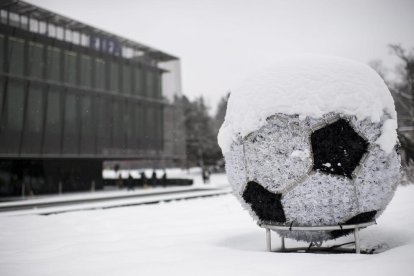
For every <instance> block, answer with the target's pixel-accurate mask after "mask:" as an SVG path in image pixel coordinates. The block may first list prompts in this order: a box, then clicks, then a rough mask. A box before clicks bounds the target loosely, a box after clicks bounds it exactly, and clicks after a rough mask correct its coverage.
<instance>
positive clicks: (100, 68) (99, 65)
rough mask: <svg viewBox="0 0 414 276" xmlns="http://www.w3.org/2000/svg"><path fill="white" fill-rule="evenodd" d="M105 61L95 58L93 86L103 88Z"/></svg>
mask: <svg viewBox="0 0 414 276" xmlns="http://www.w3.org/2000/svg"><path fill="white" fill-rule="evenodd" d="M105 79H106V76H105V61H104V60H102V59H99V58H97V59H95V88H97V89H105Z"/></svg>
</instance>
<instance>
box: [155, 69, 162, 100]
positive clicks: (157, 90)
mask: <svg viewBox="0 0 414 276" xmlns="http://www.w3.org/2000/svg"><path fill="white" fill-rule="evenodd" d="M155 94H156V96H155V97H156V98H157V99H162V74H161V73H157V74H155Z"/></svg>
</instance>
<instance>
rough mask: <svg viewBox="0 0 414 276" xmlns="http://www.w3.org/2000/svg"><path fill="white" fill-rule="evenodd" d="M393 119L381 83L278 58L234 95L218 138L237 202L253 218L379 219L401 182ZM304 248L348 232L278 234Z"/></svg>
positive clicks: (301, 221)
mask: <svg viewBox="0 0 414 276" xmlns="http://www.w3.org/2000/svg"><path fill="white" fill-rule="evenodd" d="M396 127H397V124H396V112H395V108H394V102H393V100H392V97H391V94H390V92H389V90H388V88H387V87H386V85H385V84H384V82H383V80H382V79H381V78H380V77H379V76H378V74H377V73H376V72H375V71H373V70H372V69H371V68H369V67H368V66H366V65H364V64H360V63H357V62H354V61H349V60H346V59H341V58H334V57H319V56H316V57H309V56H306V57H295V58H291V59H285V60H281V61H280V62H279V63H278V64H277V65H276V66H274V67H272V68H269V69H267V70H263V71H262V72H259V73H258V74H256V75H254V76H253V77H252V78H250V79H248V80H246V81H245V82H244V83H243V84H242V85H241V86H240V87H239V88H237V89H235V90H234V91H232V93H231V95H230V98H229V102H228V107H227V113H226V119H225V122H224V123H223V126H222V127H221V129H220V133H219V144H220V146H221V148H222V151H223V153H224V156H225V161H226V171H227V175H228V179H229V182H230V184H231V186H232V188H233V191H234V194H235V195H236V196H237V198H238V199H239V200H240V201H241V203H242V205H243V206H244V207H245V208H246V209H247V210H248V211H249V212H250V214H251V215H252V216H253V218H254V219H255V220H257V221H258V222H264V223H273V224H279V225H294V226H327V225H338V224H351V223H363V222H368V221H371V220H374V219H376V218H377V217H378V216H379V215H380V214H381V213H382V212H383V211H384V209H385V207H386V206H387V204H388V203H389V202H390V200H391V199H392V197H393V195H394V191H395V188H396V186H397V185H398V179H399V168H400V157H399V154H398V152H397V135H396ZM278 233H279V234H280V235H283V236H285V237H290V238H294V239H297V240H304V241H324V240H329V239H334V238H337V237H339V236H342V235H344V234H347V233H348V232H347V231H345V230H344V231H330V232H329V231H318V232H314V231H308V232H307V231H278Z"/></svg>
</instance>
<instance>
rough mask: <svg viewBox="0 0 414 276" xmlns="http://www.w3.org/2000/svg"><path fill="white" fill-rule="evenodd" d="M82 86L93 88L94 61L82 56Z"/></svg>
mask: <svg viewBox="0 0 414 276" xmlns="http://www.w3.org/2000/svg"><path fill="white" fill-rule="evenodd" d="M80 70H81V74H80V84H81V85H82V86H85V87H91V86H92V59H91V58H90V57H88V56H86V55H82V56H81V68H80Z"/></svg>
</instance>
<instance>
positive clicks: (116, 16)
mask: <svg viewBox="0 0 414 276" xmlns="http://www.w3.org/2000/svg"><path fill="white" fill-rule="evenodd" d="M28 2H30V3H33V4H37V5H39V6H42V7H44V8H47V9H49V10H52V11H55V12H58V13H60V14H63V15H65V16H68V17H72V18H74V19H77V20H80V21H82V22H84V23H88V24H91V25H93V26H95V27H98V28H102V29H104V30H107V31H110V32H113V33H115V34H118V35H121V36H125V37H127V38H130V39H133V40H135V41H137V42H141V43H143V44H146V45H149V46H152V47H154V48H157V49H159V50H163V51H166V52H167V53H170V54H173V55H176V56H178V57H180V58H181V61H182V80H183V92H184V94H186V95H188V96H189V97H191V98H193V97H196V96H198V95H204V97H205V98H206V99H207V102H208V103H209V105H210V106H211V107H212V108H213V109H215V105H216V103H217V101H218V99H219V98H220V97H222V96H223V95H225V93H226V91H228V90H231V89H232V88H233V87H235V86H237V83H238V82H239V81H240V80H242V79H243V78H244V77H246V76H247V75H248V74H250V73H251V72H252V71H255V70H257V69H258V68H260V67H263V66H266V65H267V64H270V63H272V61H273V60H275V58H277V57H278V56H283V55H288V54H299V53H317V54H329V55H337V56H343V57H348V58H351V59H355V60H359V61H362V62H368V61H370V60H373V59H382V60H383V61H384V63H385V65H386V66H388V67H390V68H392V67H394V66H395V64H396V62H397V60H396V59H395V58H393V57H392V56H391V55H390V53H389V50H388V48H387V45H388V44H389V43H401V44H402V45H403V46H405V47H406V48H413V47H414V30H413V26H414V0H346V1H345V0H303V1H298V0H293V1H292V0H290V1H283V0H273V1H272V0H268V1H267V0H255V1H254V0H250V1H244V0H216V1H196V0H176V1H175V0H135V1H131V0H130V1H128V0H116V1H115V0H28Z"/></svg>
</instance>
